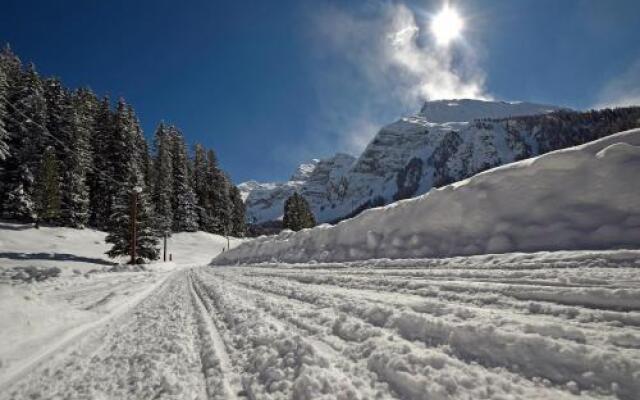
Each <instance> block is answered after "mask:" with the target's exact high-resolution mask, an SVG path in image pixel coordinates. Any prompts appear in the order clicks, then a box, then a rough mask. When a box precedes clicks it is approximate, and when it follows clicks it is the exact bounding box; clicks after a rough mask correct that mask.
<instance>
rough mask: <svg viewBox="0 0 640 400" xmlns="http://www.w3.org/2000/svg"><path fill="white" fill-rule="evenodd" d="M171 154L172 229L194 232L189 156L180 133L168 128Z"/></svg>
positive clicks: (195, 210) (195, 219)
mask: <svg viewBox="0 0 640 400" xmlns="http://www.w3.org/2000/svg"><path fill="white" fill-rule="evenodd" d="M170 132H171V140H172V145H173V146H172V152H171V153H172V156H173V168H172V170H173V200H172V203H173V231H174V232H195V231H197V230H198V213H197V200H196V195H195V193H194V191H193V187H192V186H191V177H190V174H189V158H188V157H187V148H186V145H185V143H184V138H183V137H182V133H180V131H178V130H177V128H175V127H171V128H170Z"/></svg>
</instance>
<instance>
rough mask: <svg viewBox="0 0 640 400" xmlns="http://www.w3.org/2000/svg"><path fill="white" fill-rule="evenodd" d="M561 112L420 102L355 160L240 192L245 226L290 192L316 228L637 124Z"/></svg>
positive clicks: (269, 216) (278, 207)
mask: <svg viewBox="0 0 640 400" xmlns="http://www.w3.org/2000/svg"><path fill="white" fill-rule="evenodd" d="M560 110H561V108H560V107H555V106H550V105H543V104H533V103H525V102H512V103H510V102H496V101H482V100H468V99H462V100H439V101H430V102H426V103H425V104H424V106H423V107H422V109H421V111H420V113H418V114H417V115H415V116H409V117H404V118H401V119H400V120H398V121H396V122H393V123H391V124H389V125H387V126H384V127H383V128H382V129H381V130H380V131H379V132H378V134H377V135H376V136H375V137H374V138H373V140H372V141H371V142H370V143H369V145H368V146H367V147H366V148H365V150H364V151H363V153H362V154H361V155H360V157H359V158H358V159H357V160H356V159H354V158H353V157H351V156H348V155H345V154H338V155H336V156H334V157H332V158H330V159H326V160H320V161H318V160H314V161H313V162H311V163H309V164H303V165H302V166H301V167H299V168H298V171H297V172H296V173H295V174H294V176H293V177H292V180H290V181H287V182H283V183H257V182H246V183H244V184H241V185H240V189H241V190H242V192H243V196H244V197H245V199H246V205H247V211H248V219H249V222H254V223H262V222H266V221H273V220H276V219H279V218H281V216H282V212H283V205H284V201H285V200H286V198H287V197H288V196H290V195H291V194H292V193H293V192H294V191H298V192H299V193H301V194H302V195H303V196H304V197H305V198H306V199H307V200H308V201H309V202H310V204H311V207H312V210H313V212H314V214H315V216H316V219H317V220H318V221H319V222H331V221H336V220H339V219H343V218H345V217H349V216H352V215H355V214H357V213H358V212H359V211H361V210H363V209H366V208H370V207H373V206H379V205H383V204H388V203H391V202H393V201H395V200H398V199H403V198H409V197H414V196H417V195H420V194H424V193H426V192H427V191H429V189H431V188H432V187H439V186H442V185H445V184H448V183H451V182H454V181H458V180H461V179H464V178H468V177H470V176H472V175H474V174H476V173H478V172H481V171H484V170H486V169H489V168H493V167H495V166H498V165H502V164H506V163H510V162H513V161H517V160H522V159H525V158H529V157H533V156H536V155H539V154H544V153H546V152H549V151H552V150H556V149H560V148H564V147H569V146H573V145H578V144H582V143H586V142H588V141H590V140H594V139H597V138H599V137H602V136H605V135H606V134H610V133H613V132H619V131H621V130H624V129H629V128H631V127H635V126H637V121H636V122H635V124H634V123H632V122H633V121H631V120H630V121H631V122H629V123H627V119H625V118H626V115H625V116H624V118H623V117H620V116H617V115H616V116H613V117H609V116H605V115H604V114H603V117H602V118H601V117H600V116H599V115H598V114H597V112H596V114H594V113H577V112H572V111H569V110H564V111H561V112H559V113H553V114H549V113H550V112H553V111H560ZM609 111H610V110H609ZM604 117H606V118H604ZM636 119H637V118H636ZM612 121H614V122H612ZM620 121H622V122H620Z"/></svg>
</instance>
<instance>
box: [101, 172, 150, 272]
mask: <svg viewBox="0 0 640 400" xmlns="http://www.w3.org/2000/svg"><path fill="white" fill-rule="evenodd" d="M140 183H142V182H140ZM136 187H138V188H140V187H139V186H135V185H134V182H131V183H130V184H127V185H124V186H122V187H121V189H120V191H119V193H118V195H117V196H116V199H117V201H116V202H115V204H114V206H113V210H114V211H113V213H112V215H111V219H112V222H111V227H112V229H111V230H110V231H109V234H108V235H107V238H106V242H107V243H111V244H112V245H113V246H112V247H111V249H109V251H107V253H106V254H107V255H108V256H109V257H112V258H115V257H118V256H126V255H130V252H131V241H132V239H133V236H132V231H133V229H132V222H133V219H132V218H131V217H132V210H133V207H134V205H133V203H134V201H135V207H136V255H137V259H136V260H135V262H136V263H139V262H140V261H142V260H157V259H158V258H159V257H160V250H159V248H158V236H157V234H156V231H155V229H154V227H153V218H152V216H151V215H150V210H151V207H150V206H149V201H148V198H147V194H146V193H145V192H144V191H141V192H140V193H135V192H134V188H136Z"/></svg>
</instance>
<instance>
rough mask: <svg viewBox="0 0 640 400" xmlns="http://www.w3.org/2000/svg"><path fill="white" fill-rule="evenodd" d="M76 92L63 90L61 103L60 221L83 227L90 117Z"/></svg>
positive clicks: (86, 216)
mask: <svg viewBox="0 0 640 400" xmlns="http://www.w3.org/2000/svg"><path fill="white" fill-rule="evenodd" d="M82 101H83V99H81V98H80V97H78V93H68V92H66V93H65V96H64V99H63V106H62V118H61V120H62V130H61V132H60V135H59V137H60V138H61V139H62V141H63V143H64V144H65V145H64V146H63V147H64V148H63V150H64V151H63V157H61V161H62V166H63V172H62V177H63V179H62V202H61V206H60V223H61V224H62V225H65V226H71V227H74V228H83V227H84V226H85V225H86V224H87V222H88V220H89V187H88V185H87V171H88V169H89V167H90V162H91V155H90V152H89V135H90V130H91V125H92V119H91V118H90V116H89V114H88V113H87V112H85V111H84V110H83V108H82V107H83V105H82Z"/></svg>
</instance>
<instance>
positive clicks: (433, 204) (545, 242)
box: [213, 129, 640, 264]
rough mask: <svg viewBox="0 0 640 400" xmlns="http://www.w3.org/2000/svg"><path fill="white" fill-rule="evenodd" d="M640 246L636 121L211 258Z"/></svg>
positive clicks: (339, 257) (342, 257) (351, 257)
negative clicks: (586, 140) (599, 136)
mask: <svg viewBox="0 0 640 400" xmlns="http://www.w3.org/2000/svg"><path fill="white" fill-rule="evenodd" d="M613 248H640V129H634V130H631V131H626V132H621V133H618V134H615V135H612V136H609V137H606V138H603V139H600V140H597V141H594V142H591V143H587V144H585V145H582V146H577V147H573V148H569V149H563V150H558V151H555V152H551V153H548V154H545V155H542V156H539V157H535V158H531V159H527V160H523V161H519V162H515V163H512V164H508V165H503V166H500V167H497V168H494V169H491V170H488V171H485V172H482V173H480V174H478V175H475V176H473V177H471V178H470V179H466V180H464V181H460V182H456V183H454V184H451V185H448V186H445V187H442V188H440V189H432V190H431V191H430V192H428V193H427V194H425V195H423V196H419V197H416V198H413V199H409V200H402V201H399V202H396V203H393V204H390V205H388V206H385V207H380V208H374V209H370V210H367V211H365V212H363V213H362V214H360V215H359V216H357V217H355V218H352V219H349V220H345V221H342V222H340V223H339V224H337V225H335V226H329V225H321V226H318V227H316V228H313V229H306V230H303V231H300V232H296V233H294V232H291V231H284V232H282V233H281V234H279V235H277V236H265V237H259V238H256V239H254V240H251V241H248V242H246V243H244V244H242V245H240V246H238V247H237V248H235V249H233V250H231V251H229V252H225V253H223V254H221V255H220V256H218V257H217V258H215V259H214V260H213V264H236V263H256V262H287V263H301V262H310V261H314V260H315V261H317V262H324V261H356V260H364V259H370V258H396V259H397V258H428V257H446V256H458V255H472V254H484V253H506V252H532V251H541V250H578V249H585V250H595V249H613Z"/></svg>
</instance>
